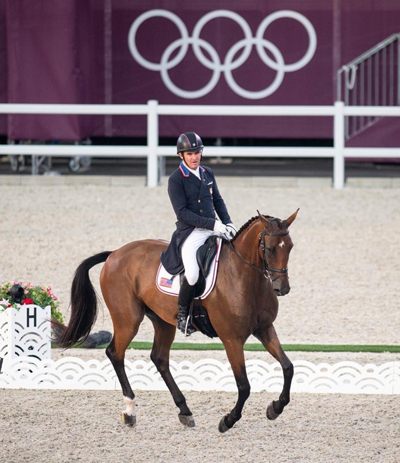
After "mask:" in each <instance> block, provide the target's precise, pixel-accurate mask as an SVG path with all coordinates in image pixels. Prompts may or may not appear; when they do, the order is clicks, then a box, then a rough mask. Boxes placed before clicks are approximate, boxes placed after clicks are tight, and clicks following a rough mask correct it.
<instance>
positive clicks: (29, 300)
mask: <svg viewBox="0 0 400 463" xmlns="http://www.w3.org/2000/svg"><path fill="white" fill-rule="evenodd" d="M33 303H34V302H33V300H32V299H31V298H30V297H27V298H26V299H24V301H23V302H22V304H23V305H25V304H33Z"/></svg>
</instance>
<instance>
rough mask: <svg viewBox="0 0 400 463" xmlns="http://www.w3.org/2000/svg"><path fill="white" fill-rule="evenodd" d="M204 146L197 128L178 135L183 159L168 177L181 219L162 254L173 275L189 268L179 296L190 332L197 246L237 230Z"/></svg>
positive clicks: (183, 326) (181, 320)
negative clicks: (204, 160) (204, 159)
mask: <svg viewBox="0 0 400 463" xmlns="http://www.w3.org/2000/svg"><path fill="white" fill-rule="evenodd" d="M203 148H204V146H203V142H202V141H201V138H200V137H199V136H198V135H197V134H196V133H194V132H186V133H183V134H181V135H180V136H179V138H178V141H177V151H178V155H179V157H180V158H181V163H180V165H179V168H178V169H177V170H175V172H173V173H172V174H171V176H170V177H169V180H168V194H169V197H170V200H171V203H172V207H173V208H174V211H175V214H176V217H177V219H178V221H177V222H176V230H175V231H174V233H173V235H172V238H171V243H170V245H169V246H168V249H167V250H166V251H165V252H163V253H162V255H161V262H162V264H163V265H164V267H165V269H166V270H167V272H169V273H170V274H171V275H178V274H179V273H180V272H182V270H183V269H185V278H184V279H183V280H182V284H181V289H180V292H179V297H178V323H177V327H178V328H179V329H180V330H181V331H182V332H183V333H185V334H186V335H187V336H189V335H190V334H191V333H193V332H194V331H195V329H194V328H193V327H192V326H190V325H189V324H188V322H187V321H186V319H187V317H188V313H189V308H190V304H191V303H192V301H193V298H194V289H195V285H196V283H197V280H198V278H199V266H198V263H197V259H196V253H197V250H198V248H199V247H200V246H201V245H202V244H203V243H204V242H205V241H206V239H207V238H208V237H209V236H211V235H218V236H222V237H223V238H225V239H228V240H229V239H231V238H233V237H234V236H235V234H236V228H235V226H234V225H233V223H232V220H231V218H230V217H229V214H228V210H227V208H226V205H225V202H224V200H223V199H222V197H221V195H220V193H219V191H218V187H217V182H216V181H215V178H214V174H213V171H212V170H211V169H210V168H209V167H203V166H201V165H200V161H201V159H202V153H203ZM216 213H217V214H218V217H219V218H220V220H218V219H217V218H216Z"/></svg>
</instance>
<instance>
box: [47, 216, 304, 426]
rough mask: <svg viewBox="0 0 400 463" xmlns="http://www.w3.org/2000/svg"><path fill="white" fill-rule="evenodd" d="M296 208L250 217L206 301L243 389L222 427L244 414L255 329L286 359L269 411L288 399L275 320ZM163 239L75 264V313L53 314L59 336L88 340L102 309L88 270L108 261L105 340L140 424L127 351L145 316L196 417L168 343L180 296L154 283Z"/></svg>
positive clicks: (128, 419) (131, 419)
mask: <svg viewBox="0 0 400 463" xmlns="http://www.w3.org/2000/svg"><path fill="white" fill-rule="evenodd" d="M298 211H299V209H297V211H296V212H294V213H293V214H292V215H291V216H290V217H289V218H287V219H286V220H281V219H278V218H274V217H271V216H267V215H262V214H260V212H258V211H257V212H258V215H257V216H255V217H252V218H251V219H250V220H248V221H247V222H246V223H245V224H244V225H243V226H242V227H241V228H240V229H239V230H238V232H237V234H236V236H235V237H234V238H233V239H232V240H231V241H224V242H223V245H222V249H221V254H220V258H219V269H218V275H217V280H216V285H215V288H214V289H213V291H212V292H211V293H210V294H209V295H208V296H207V297H206V298H205V299H204V300H203V301H202V303H203V306H204V307H205V308H206V310H207V312H208V317H209V319H210V322H211V324H212V326H213V328H214V330H215V332H216V333H217V335H218V337H219V338H220V340H221V341H222V343H223V345H224V348H225V351H226V354H227V357H228V360H229V362H230V364H231V367H232V372H233V374H234V377H235V381H236V385H237V389H238V397H237V401H236V404H235V406H234V407H233V408H232V410H231V411H230V413H228V414H227V415H225V416H223V417H222V418H221V420H220V422H219V426H218V429H219V431H220V432H221V433H223V432H226V431H228V430H229V429H231V428H232V427H233V426H234V424H235V423H237V421H239V420H240V418H241V416H242V410H243V406H244V404H245V402H246V400H247V399H248V397H249V395H250V383H249V380H248V378H247V374H246V367H245V357H244V351H243V346H244V344H245V342H246V340H247V339H248V338H249V336H250V335H254V336H255V337H256V338H257V339H258V340H260V341H261V343H262V344H263V346H264V347H265V349H266V350H267V351H268V352H269V353H270V354H271V355H272V356H273V357H274V358H275V359H276V360H277V361H278V362H279V363H280V365H281V367H282V371H283V378H284V384H283V389H282V392H281V394H280V396H279V398H278V400H276V401H272V402H271V403H270V404H269V405H268V407H267V412H266V414H267V418H268V419H270V420H274V419H276V418H277V417H278V416H279V415H280V414H281V413H282V412H283V409H284V408H285V407H286V406H287V405H288V404H289V402H290V386H291V382H292V378H293V364H292V363H291V361H290V360H289V358H288V357H287V356H286V354H285V352H284V351H283V349H282V346H281V344H280V341H279V338H278V335H277V333H276V330H275V328H274V325H273V322H274V320H275V319H276V316H277V313H278V305H279V303H278V296H284V295H285V294H287V293H289V291H290V285H289V275H288V261H289V253H290V251H291V249H292V247H293V242H292V240H291V237H290V234H289V227H290V225H291V224H292V222H293V221H294V220H295V218H296V216H297V213H298ZM167 245H168V242H166V241H163V240H151V239H147V240H140V241H133V242H131V243H129V244H126V245H125V246H123V247H121V248H119V249H117V250H116V251H113V252H111V251H105V252H101V253H99V254H96V255H94V256H92V257H89V258H87V259H85V260H84V261H83V262H82V263H81V264H80V265H79V266H78V268H77V269H76V272H75V276H74V279H73V282H72V287H71V317H70V320H69V323H68V325H67V326H64V325H63V324H60V323H59V322H57V320H53V333H54V342H55V343H56V344H57V345H58V346H59V347H64V348H69V347H72V346H73V345H75V344H76V343H78V342H83V341H84V340H85V339H86V338H87V336H88V335H89V333H90V330H91V328H92V327H93V325H94V323H95V320H96V315H97V296H96V293H95V290H94V288H93V285H92V283H91V281H90V278H89V270H90V269H91V268H92V267H94V266H95V265H97V264H100V263H102V262H105V264H104V266H103V268H102V271H101V274H100V287H101V291H102V294H103V297H104V301H105V303H106V305H107V307H108V309H109V311H110V314H111V318H112V322H113V327H114V333H113V338H112V340H111V343H110V344H109V345H108V347H107V348H106V355H107V356H108V358H109V359H110V361H111V363H112V365H113V367H114V369H115V373H116V375H117V377H118V379H119V382H120V384H121V388H122V393H123V398H124V401H125V404H126V410H125V411H124V412H123V413H122V419H123V421H124V423H125V424H126V425H128V426H135V425H136V412H135V394H134V392H133V390H132V388H131V386H130V384H129V380H128V377H127V375H126V371H125V367H124V358H125V351H126V349H127V348H128V346H129V344H130V342H131V341H132V339H133V338H134V337H135V335H136V334H137V332H138V329H139V326H140V324H141V322H142V321H143V319H144V316H147V317H148V318H149V319H150V320H151V322H152V324H153V326H154V341H153V346H152V350H151V354H150V358H151V360H152V361H153V363H154V364H155V366H156V368H157V370H158V372H159V373H160V375H161V377H162V378H163V380H164V381H165V384H166V386H167V387H168V389H169V391H170V393H171V395H172V398H173V400H174V402H175V405H176V406H177V407H178V408H179V414H178V418H179V420H180V422H181V423H182V424H183V425H185V426H187V427H193V426H195V421H194V418H193V415H192V412H191V410H190V409H189V407H188V405H187V403H186V399H185V397H184V395H183V394H182V392H181V390H180V389H179V387H178V385H177V384H176V382H175V380H174V378H173V376H172V374H171V372H170V368H169V355H170V348H171V345H172V343H173V341H174V338H175V333H176V320H177V313H178V304H177V298H176V297H174V296H171V295H165V294H163V293H162V292H161V291H159V290H158V289H157V288H156V274H157V269H158V267H159V263H160V255H161V252H162V251H164V250H165V249H166V247H167Z"/></svg>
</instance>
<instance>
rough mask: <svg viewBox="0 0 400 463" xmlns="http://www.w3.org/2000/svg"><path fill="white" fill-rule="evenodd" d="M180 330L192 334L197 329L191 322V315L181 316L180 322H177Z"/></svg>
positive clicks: (188, 334)
mask: <svg viewBox="0 0 400 463" xmlns="http://www.w3.org/2000/svg"><path fill="white" fill-rule="evenodd" d="M176 327H177V328H178V330H180V331H181V332H182V333H183V334H184V335H185V336H190V335H191V334H192V333H194V332H195V331H196V330H195V329H194V328H193V326H192V325H191V323H190V317H189V316H188V317H185V318H179V319H178V323H177V324H176Z"/></svg>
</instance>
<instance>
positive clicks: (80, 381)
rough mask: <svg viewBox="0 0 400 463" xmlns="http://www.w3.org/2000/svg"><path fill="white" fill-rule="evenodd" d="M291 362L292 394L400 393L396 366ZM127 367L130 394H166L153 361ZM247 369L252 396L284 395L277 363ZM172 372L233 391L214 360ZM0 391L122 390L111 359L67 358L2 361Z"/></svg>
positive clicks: (187, 383) (192, 386) (188, 384)
mask: <svg viewBox="0 0 400 463" xmlns="http://www.w3.org/2000/svg"><path fill="white" fill-rule="evenodd" d="M293 363H294V367H295V374H294V378H293V383H292V384H293V385H292V391H293V392H320V393H345V394H400V362H389V363H385V364H383V365H380V366H376V365H373V364H367V365H359V364H358V363H355V362H339V363H336V364H334V365H329V364H327V363H320V364H318V365H314V364H313V363H311V362H307V361H303V360H298V361H295V362H293ZM125 366H126V370H127V374H128V377H129V381H130V383H131V385H132V388H133V389H134V390H135V389H142V390H167V388H166V386H165V384H164V381H163V380H162V378H161V376H160V375H159V373H158V372H157V370H156V368H155V366H154V365H153V364H152V363H151V362H145V361H143V360H136V361H134V362H130V361H126V365H125ZM246 367H247V373H248V377H249V381H250V384H251V389H252V392H261V391H269V392H280V391H281V390H282V385H283V375H282V370H281V367H280V365H279V363H272V364H268V363H267V362H264V361H262V360H249V361H247V362H246ZM171 372H172V374H173V376H174V378H175V380H176V382H177V384H178V385H179V387H180V388H181V389H182V390H185V391H189V390H190V391H236V384H235V380H234V377H233V374H232V370H231V367H230V365H229V363H222V362H220V361H218V360H213V359H203V360H200V361H198V362H194V363H193V362H190V361H183V362H180V363H177V362H174V361H171ZM0 388H27V389H92V390H96V389H97V390H117V389H118V390H119V389H120V386H119V383H118V379H117V378H116V375H115V372H114V369H113V367H112V365H111V363H110V362H109V360H104V361H102V362H99V361H98V360H89V361H83V360H81V359H79V358H77V357H65V358H62V359H60V360H57V361H54V360H49V359H47V360H42V361H39V360H37V359H36V358H34V357H19V358H15V359H5V361H4V365H3V368H2V372H1V374H0Z"/></svg>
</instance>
